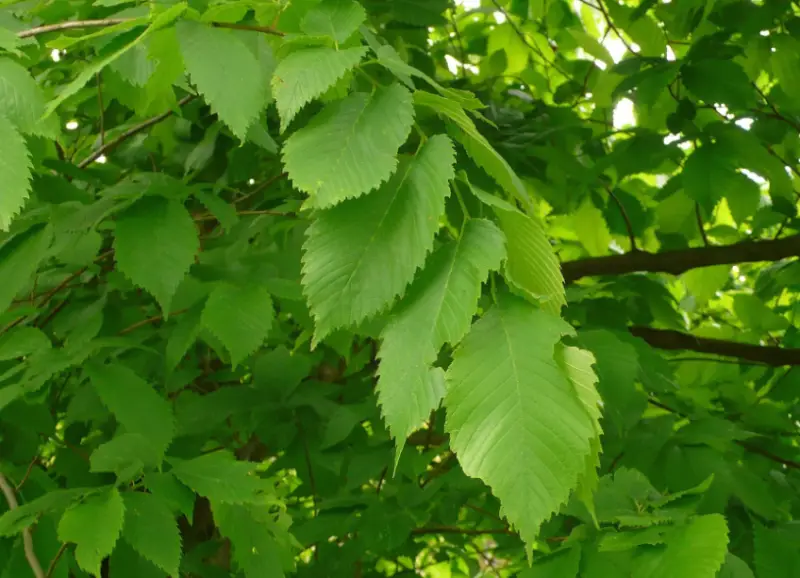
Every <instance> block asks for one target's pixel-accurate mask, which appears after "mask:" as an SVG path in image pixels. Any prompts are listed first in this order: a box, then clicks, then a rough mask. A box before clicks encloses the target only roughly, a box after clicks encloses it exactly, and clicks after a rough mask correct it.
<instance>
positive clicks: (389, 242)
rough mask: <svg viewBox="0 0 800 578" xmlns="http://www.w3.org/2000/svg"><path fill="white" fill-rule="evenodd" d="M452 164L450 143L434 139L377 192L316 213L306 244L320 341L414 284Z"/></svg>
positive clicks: (307, 279) (306, 273)
mask: <svg viewBox="0 0 800 578" xmlns="http://www.w3.org/2000/svg"><path fill="white" fill-rule="evenodd" d="M454 161H455V153H454V151H453V147H452V144H451V143H450V141H449V139H448V138H447V137H445V136H441V135H438V136H433V137H431V138H430V139H428V142H427V143H426V144H425V145H424V146H423V148H422V149H421V150H420V151H419V153H417V155H416V156H415V157H412V158H410V159H406V158H405V157H404V158H403V159H402V161H401V164H400V167H399V169H398V170H397V172H396V173H395V174H394V176H392V178H391V179H390V180H389V182H387V183H386V184H385V185H383V186H382V187H381V188H380V189H378V190H377V191H375V192H373V193H371V194H369V195H366V196H364V197H360V198H358V199H351V200H348V201H345V202H343V203H341V204H340V205H337V206H336V207H333V208H331V209H328V210H325V211H320V212H319V213H318V215H317V218H316V220H315V221H314V222H313V223H312V225H311V226H310V227H309V229H308V239H307V241H306V243H305V245H304V247H303V248H304V255H303V287H304V291H305V294H306V297H307V298H308V303H309V306H310V308H311V312H312V313H313V315H314V318H315V320H316V334H315V336H316V339H317V340H320V339H322V338H323V337H324V336H326V335H327V334H329V333H330V332H331V331H332V330H334V329H336V328H339V327H346V326H349V325H353V324H357V323H360V322H361V321H363V320H365V319H366V318H368V317H369V316H371V315H374V314H376V313H379V312H380V311H381V310H383V309H384V308H385V307H386V306H387V305H389V304H390V303H391V301H392V299H394V298H395V297H397V296H398V295H400V294H401V293H402V292H403V290H404V289H405V287H406V286H407V285H408V284H409V282H411V280H412V279H413V277H414V274H415V272H416V270H417V269H418V268H419V267H420V266H421V265H422V264H423V262H424V261H425V256H426V255H427V253H428V251H430V249H431V247H432V245H433V239H434V235H435V234H436V231H437V230H438V229H439V221H438V219H439V217H440V216H441V214H442V213H443V212H444V202H445V199H446V197H447V196H448V194H449V193H450V189H449V187H448V181H449V180H450V179H451V178H452V177H453V168H452V167H453V163H454Z"/></svg>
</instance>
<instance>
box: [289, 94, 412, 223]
mask: <svg viewBox="0 0 800 578" xmlns="http://www.w3.org/2000/svg"><path fill="white" fill-rule="evenodd" d="M413 120H414V108H413V106H412V104H411V94H410V93H409V92H408V90H406V89H405V88H403V87H402V86H400V85H399V84H393V85H391V86H388V87H385V88H379V89H377V90H376V91H375V92H374V93H372V94H367V93H363V92H355V93H353V94H351V95H350V96H348V97H347V98H345V99H344V100H339V101H336V102H332V103H330V104H328V105H327V106H326V107H325V108H324V109H323V110H322V112H320V113H319V114H318V115H317V116H315V117H314V118H313V119H312V120H311V122H309V123H308V125H306V126H305V127H303V128H302V129H300V130H298V131H297V132H296V133H294V134H293V135H292V136H290V137H289V139H288V140H287V141H286V144H285V145H284V147H283V162H284V165H285V167H286V171H287V172H288V173H289V178H291V179H292V182H293V183H294V185H295V186H296V187H297V188H298V189H300V190H301V191H303V192H305V193H308V194H309V195H310V199H309V204H310V205H311V206H313V207H316V208H327V207H331V206H333V205H335V204H337V203H341V202H342V201H344V200H345V199H349V198H352V197H358V196H361V195H364V194H365V193H368V192H369V191H371V190H372V189H374V188H375V187H377V186H378V185H380V184H381V183H383V182H384V181H385V180H387V179H388V178H389V177H390V176H391V175H392V173H394V172H395V169H396V168H397V156H396V155H397V150H398V149H399V148H400V145H402V144H403V142H405V140H406V137H407V136H408V134H409V132H410V130H411V125H412V123H413Z"/></svg>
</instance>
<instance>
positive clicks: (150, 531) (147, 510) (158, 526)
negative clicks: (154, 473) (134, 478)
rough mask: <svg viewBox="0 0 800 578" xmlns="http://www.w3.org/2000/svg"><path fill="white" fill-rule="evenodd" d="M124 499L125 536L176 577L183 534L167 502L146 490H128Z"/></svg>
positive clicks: (134, 546)
mask: <svg viewBox="0 0 800 578" xmlns="http://www.w3.org/2000/svg"><path fill="white" fill-rule="evenodd" d="M123 501H124V502H125V525H124V527H123V529H122V537H123V539H124V540H125V541H126V542H128V543H129V544H130V545H131V546H133V548H134V549H135V550H136V551H137V552H139V554H141V555H142V556H143V557H144V558H146V559H147V560H149V561H151V562H152V563H153V564H155V565H156V566H158V567H159V568H161V569H162V570H163V571H164V572H166V573H167V574H169V575H171V576H177V575H178V566H179V565H180V561H181V536H180V533H179V532H178V524H177V522H176V521H175V518H174V517H173V516H172V512H171V511H170V509H169V506H168V505H167V503H166V502H164V501H162V500H161V499H160V498H157V497H156V496H154V495H152V494H146V493H143V492H125V494H124V495H123Z"/></svg>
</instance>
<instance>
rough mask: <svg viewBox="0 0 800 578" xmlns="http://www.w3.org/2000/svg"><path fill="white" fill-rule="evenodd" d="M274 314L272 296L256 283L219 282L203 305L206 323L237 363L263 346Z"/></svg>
mask: <svg viewBox="0 0 800 578" xmlns="http://www.w3.org/2000/svg"><path fill="white" fill-rule="evenodd" d="M274 318H275V311H274V309H273V307H272V298H271V297H270V295H269V293H268V292H267V290H266V289H265V288H264V287H263V286H261V285H257V284H247V285H243V286H235V285H231V284H228V283H221V284H220V285H218V286H217V287H216V288H215V289H214V290H213V291H212V292H211V295H209V297H208V301H207V302H206V305H205V308H204V309H203V316H202V320H203V325H204V326H205V327H206V328H207V329H208V330H210V331H211V333H213V334H214V335H215V336H216V337H217V338H218V339H219V340H220V341H221V342H222V343H223V344H224V345H225V349H227V350H228V352H229V353H230V355H231V365H233V366H234V367H236V366H237V365H239V363H241V362H242V361H243V360H244V359H245V358H247V357H248V356H249V355H250V354H252V353H253V352H254V351H255V350H256V349H258V348H259V346H261V344H262V343H263V342H264V340H265V339H266V338H267V334H268V333H269V330H270V329H271V328H272V323H273V320H274Z"/></svg>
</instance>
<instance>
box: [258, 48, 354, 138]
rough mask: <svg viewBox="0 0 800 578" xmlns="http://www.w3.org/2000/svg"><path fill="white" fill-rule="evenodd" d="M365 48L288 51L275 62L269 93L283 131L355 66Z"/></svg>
mask: <svg viewBox="0 0 800 578" xmlns="http://www.w3.org/2000/svg"><path fill="white" fill-rule="evenodd" d="M366 52H367V49H366V48H365V47H362V46H357V47H354V48H345V49H344V50H335V49H333V48H330V47H327V46H319V47H316V48H305V49H301V50H296V51H294V52H291V53H290V54H289V55H288V56H287V57H286V58H284V59H283V60H281V61H280V63H278V66H277V68H276V69H275V75H274V76H273V77H272V92H273V94H274V95H275V104H276V106H277V107H278V114H279V115H280V118H281V131H284V130H286V128H287V127H288V126H289V123H290V122H292V119H293V118H294V117H295V115H296V114H297V113H298V112H300V110H301V109H302V108H303V107H304V106H305V105H306V104H308V103H309V102H311V101H312V100H314V99H315V98H317V97H319V96H320V95H322V94H323V93H324V92H325V91H326V90H328V89H329V88H330V87H331V86H333V85H334V84H336V82H337V81H338V80H339V79H340V78H342V77H343V76H344V75H345V73H346V72H347V71H348V70H350V69H351V68H353V67H354V66H356V65H357V64H358V63H359V61H360V60H361V58H363V56H364V54H365V53H366Z"/></svg>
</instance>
